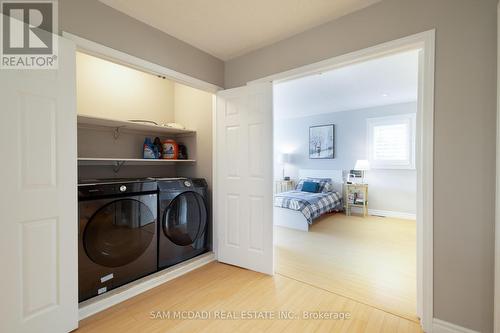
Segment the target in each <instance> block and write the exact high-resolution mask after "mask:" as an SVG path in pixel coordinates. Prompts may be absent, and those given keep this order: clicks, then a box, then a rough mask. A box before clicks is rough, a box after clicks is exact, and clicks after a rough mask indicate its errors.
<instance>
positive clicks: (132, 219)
mask: <svg viewBox="0 0 500 333" xmlns="http://www.w3.org/2000/svg"><path fill="white" fill-rule="evenodd" d="M155 222H156V219H155V214H153V212H151V210H150V209H149V208H148V206H146V205H145V204H144V203H142V202H140V201H138V200H133V199H122V200H117V201H113V202H111V203H109V204H107V205H105V206H103V207H101V208H100V209H99V210H98V211H97V212H96V213H95V214H94V215H93V216H92V217H91V218H90V220H89V221H88V223H87V226H86V228H85V231H84V234H83V246H84V248H85V251H86V252H87V255H88V256H89V258H90V259H91V260H92V261H93V262H95V263H97V264H99V265H102V266H106V267H118V266H123V265H126V264H128V263H130V262H132V261H134V260H136V259H137V258H139V257H140V256H141V255H142V254H143V253H144V251H146V249H147V248H148V247H149V244H151V242H152V241H153V238H154V236H155V229H156V223H155Z"/></svg>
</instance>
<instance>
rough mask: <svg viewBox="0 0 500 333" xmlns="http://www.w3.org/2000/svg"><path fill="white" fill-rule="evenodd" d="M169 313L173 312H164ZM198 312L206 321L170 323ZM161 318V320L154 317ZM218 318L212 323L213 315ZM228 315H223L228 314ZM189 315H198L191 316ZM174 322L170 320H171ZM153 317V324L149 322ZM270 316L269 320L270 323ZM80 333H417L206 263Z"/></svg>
mask: <svg viewBox="0 0 500 333" xmlns="http://www.w3.org/2000/svg"><path fill="white" fill-rule="evenodd" d="M168 311H171V312H168ZM172 311H179V312H178V313H185V314H186V315H188V312H182V311H202V312H199V315H200V316H201V313H208V314H210V316H211V317H210V318H209V319H194V318H191V319H172V317H171V318H170V319H167V318H166V314H170V313H172ZM222 311H235V314H236V315H235V316H238V315H239V316H241V315H242V313H243V312H241V311H247V313H248V315H250V314H251V311H268V313H272V314H274V316H275V317H277V316H278V313H277V311H288V312H289V314H292V317H291V318H288V319H279V318H274V319H245V320H231V319H227V318H226V319H222V318H221V313H223V312H222ZM304 311H308V312H307V313H312V312H314V311H324V313H323V314H325V313H326V314H330V316H332V317H333V316H334V313H337V314H338V313H339V312H342V313H345V314H347V313H349V314H350V318H348V319H343V320H339V319H335V318H331V319H317V318H316V319H311V318H309V319H306V318H305V317H304ZM161 312H163V314H162V315H158V313H161ZM217 313H218V314H219V317H218V318H215V316H216V314H217ZM226 313H227V312H226ZM192 314H193V315H195V314H196V312H195V313H192ZM172 316H173V315H172ZM153 317H155V318H153ZM269 317H270V315H269V316H268V318H269ZM76 332H77V333H84V332H99V333H103V332H110V333H113V332H117V333H126V332H134V333H135V332H148V333H149V332H158V333H160V332H162V333H163V332H217V333H221V332H287V333H290V332H349V333H357V332H369V333H377V332H381V333H391V332H397V333H402V332H421V330H420V327H419V325H418V324H417V323H415V322H413V321H410V320H407V319H404V318H401V317H398V316H395V315H393V314H391V313H388V312H384V311H382V310H379V309H376V308H373V307H371V306H368V305H365V304H362V303H359V302H356V301H354V300H352V299H349V298H345V297H342V296H339V295H337V294H335V293H331V292H328V291H326V290H324V289H320V288H316V287H313V286H311V285H308V284H306V283H302V282H299V281H296V280H294V279H290V278H287V277H284V276H281V275H275V276H274V277H271V276H267V275H263V274H260V273H256V272H253V271H248V270H245V269H241V268H238V267H234V266H229V265H225V264H221V263H216V262H215V263H210V264H208V265H206V266H204V267H202V268H199V269H197V270H195V271H192V272H190V273H188V274H186V275H184V276H182V277H179V278H177V279H175V280H172V281H170V282H167V283H165V284H163V285H161V286H159V287H156V288H154V289H151V290H150V291H148V292H146V293H143V294H141V295H138V296H136V297H134V298H132V299H129V300H127V301H125V302H123V303H120V304H118V305H116V306H114V307H112V308H110V309H108V310H105V311H103V312H101V313H98V314H96V315H94V316H92V317H89V318H87V319H85V320H83V321H81V322H80V328H79V329H78V330H77V331H76Z"/></svg>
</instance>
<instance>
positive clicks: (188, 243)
mask: <svg viewBox="0 0 500 333" xmlns="http://www.w3.org/2000/svg"><path fill="white" fill-rule="evenodd" d="M158 189H159V192H158V195H159V215H158V216H159V220H160V223H159V225H158V229H159V230H158V268H159V269H162V268H166V267H169V266H172V265H175V264H177V263H180V262H182V261H185V260H188V259H191V258H193V257H196V256H197V255H200V254H202V253H204V252H207V251H208V250H209V249H208V239H207V237H208V236H207V230H208V225H209V214H208V209H207V183H206V181H205V180H204V179H188V178H174V179H159V180H158Z"/></svg>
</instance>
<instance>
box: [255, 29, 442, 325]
mask: <svg viewBox="0 0 500 333" xmlns="http://www.w3.org/2000/svg"><path fill="white" fill-rule="evenodd" d="M435 36H436V31H435V30H434V29H432V30H429V31H424V32H421V33H418V34H415V35H411V36H408V37H403V38H400V39H397V40H393V41H389V42H386V43H383V44H379V45H375V46H372V47H369V48H366V49H363V50H359V51H354V52H351V53H348V54H344V55H340V56H337V57H334V58H330V59H326V60H323V61H320V62H317V63H313V64H309V65H306V66H302V67H298V68H294V69H291V70H288V71H285V72H281V73H277V74H272V75H269V76H266V77H264V78H260V79H257V80H254V81H250V82H248V84H257V83H262V82H273V83H278V82H283V81H288V80H292V79H296V78H299V77H303V76H308V75H312V74H316V73H322V72H325V71H330V70H332V69H335V68H339V67H343V66H347V65H350V64H354V63H359V62H363V61H367V60H370V59H375V58H379V57H382V56H387V55H390V54H395V53H399V52H404V51H409V50H415V49H420V50H421V52H420V53H419V64H420V65H419V91H418V101H417V105H418V111H417V138H418V139H417V140H416V149H417V158H416V166H417V315H418V316H419V317H420V318H421V321H420V322H421V325H422V327H423V329H424V331H430V330H431V329H432V322H433V311H434V310H433V246H434V240H433V224H434V222H433V189H434V187H433V186H434V180H433V171H434V169H433V168H434V62H435V38H436V37H435Z"/></svg>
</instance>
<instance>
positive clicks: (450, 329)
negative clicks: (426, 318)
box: [432, 318, 479, 333]
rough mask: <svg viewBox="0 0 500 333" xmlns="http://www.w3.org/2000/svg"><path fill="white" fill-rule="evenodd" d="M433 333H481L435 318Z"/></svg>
mask: <svg viewBox="0 0 500 333" xmlns="http://www.w3.org/2000/svg"><path fill="white" fill-rule="evenodd" d="M432 333H479V332H477V331H474V330H471V329H468V328H465V327H462V326H458V325H455V324H452V323H448V322H446V321H444V320H441V319H437V318H434V319H433V320H432Z"/></svg>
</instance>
